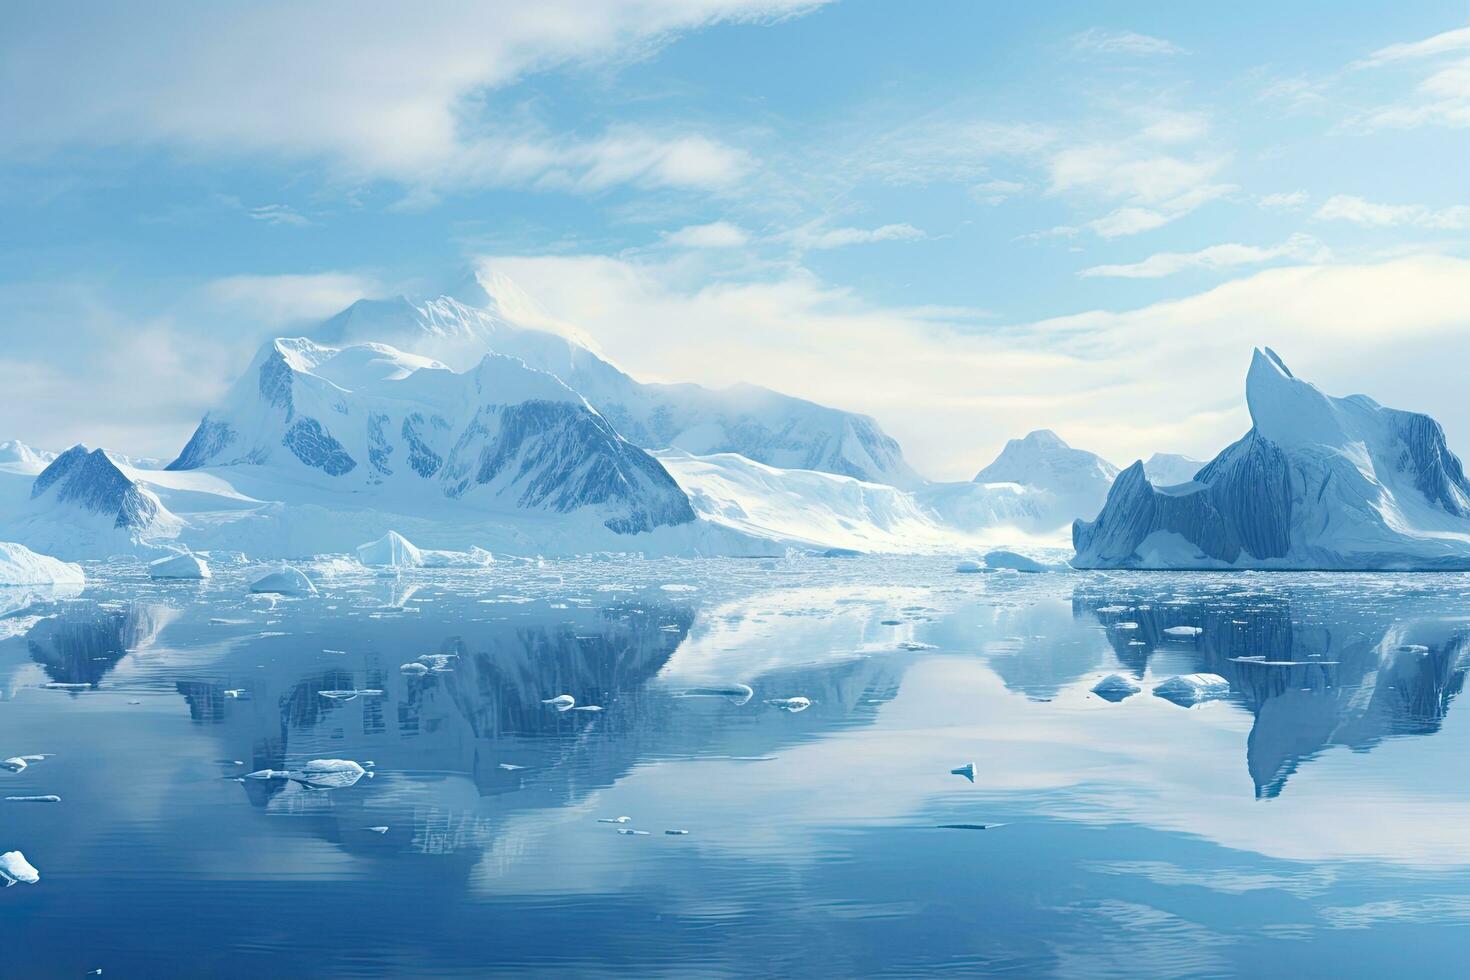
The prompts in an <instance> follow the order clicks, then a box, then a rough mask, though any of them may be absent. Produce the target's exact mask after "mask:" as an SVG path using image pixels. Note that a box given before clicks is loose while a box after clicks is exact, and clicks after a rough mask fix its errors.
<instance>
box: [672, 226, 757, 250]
mask: <svg viewBox="0 0 1470 980" xmlns="http://www.w3.org/2000/svg"><path fill="white" fill-rule="evenodd" d="M663 237H664V241H666V242H668V243H669V244H670V245H678V246H680V247H681V248H739V247H741V246H742V245H746V244H748V243H749V242H750V235H748V234H746V232H745V229H744V228H741V227H739V226H738V225H732V224H731V223H730V222H728V221H712V222H710V223H709V224H707V225H687V226H685V227H683V228H680V229H679V230H678V231H671V232H667V233H665V234H664V236H663Z"/></svg>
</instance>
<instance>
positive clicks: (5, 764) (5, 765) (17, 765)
mask: <svg viewBox="0 0 1470 980" xmlns="http://www.w3.org/2000/svg"><path fill="white" fill-rule="evenodd" d="M45 758H46V757H45V756H44V755H13V756H11V757H10V758H9V759H6V760H4V761H0V769H9V770H10V771H11V772H20V771H21V770H22V769H24V768H25V767H26V766H29V765H30V764H31V763H32V762H40V761H41V760H43V759H45Z"/></svg>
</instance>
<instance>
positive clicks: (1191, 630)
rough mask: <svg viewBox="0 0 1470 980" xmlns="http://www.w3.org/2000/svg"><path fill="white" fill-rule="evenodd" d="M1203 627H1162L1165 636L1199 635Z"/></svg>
mask: <svg viewBox="0 0 1470 980" xmlns="http://www.w3.org/2000/svg"><path fill="white" fill-rule="evenodd" d="M1203 632H1204V629H1203V628H1202V627H1199V626H1168V627H1165V628H1164V635H1165V636H1199V635H1200V634H1201V633H1203Z"/></svg>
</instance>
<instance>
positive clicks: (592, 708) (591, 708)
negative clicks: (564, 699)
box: [572, 704, 602, 711]
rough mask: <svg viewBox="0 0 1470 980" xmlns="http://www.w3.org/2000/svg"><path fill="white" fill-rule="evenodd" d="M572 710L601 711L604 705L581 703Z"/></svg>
mask: <svg viewBox="0 0 1470 980" xmlns="http://www.w3.org/2000/svg"><path fill="white" fill-rule="evenodd" d="M572 710H573V711H601V710H602V705H600V704H579V705H577V706H576V707H575V708H573V709H572Z"/></svg>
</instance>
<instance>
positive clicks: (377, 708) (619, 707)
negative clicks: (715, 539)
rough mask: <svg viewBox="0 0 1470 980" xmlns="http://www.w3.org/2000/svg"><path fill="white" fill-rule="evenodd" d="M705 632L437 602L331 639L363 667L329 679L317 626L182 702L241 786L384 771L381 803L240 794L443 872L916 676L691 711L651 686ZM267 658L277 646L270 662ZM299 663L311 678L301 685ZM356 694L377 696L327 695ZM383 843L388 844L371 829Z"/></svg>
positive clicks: (657, 607) (688, 704)
mask: <svg viewBox="0 0 1470 980" xmlns="http://www.w3.org/2000/svg"><path fill="white" fill-rule="evenodd" d="M306 615H312V614H311V613H307V614H306ZM694 619H695V613H694V611H693V609H692V608H690V607H689V606H688V605H682V604H670V603H663V602H658V601H656V600H647V601H638V600H620V601H618V602H615V603H612V604H609V605H606V606H578V605H572V606H571V607H570V608H568V607H566V606H563V605H561V604H547V603H534V604H520V605H513V606H496V605H493V604H492V605H489V606H486V605H482V604H476V603H475V601H474V600H473V599H468V598H460V599H454V598H449V597H438V598H437V599H436V601H435V602H434V603H433V604H431V605H426V606H425V607H424V610H423V612H422V613H420V614H418V615H416V616H414V617H412V618H407V617H405V618H402V619H388V620H377V621H373V622H371V623H370V624H364V623H362V622H361V621H360V620H352V619H350V618H344V619H340V620H333V621H332V622H331V623H330V628H331V630H332V633H331V645H332V646H333V647H334V648H341V649H345V650H348V651H352V654H351V655H350V656H349V657H348V658H346V659H344V660H343V661H342V662H341V665H340V666H337V665H331V664H329V665H323V664H322V657H321V656H320V655H319V650H320V647H321V637H320V636H319V635H318V636H316V637H315V639H312V638H310V636H309V634H310V633H311V632H312V630H314V629H315V628H316V627H317V625H318V624H316V623H307V622H299V623H298V622H292V621H291V620H289V619H287V620H286V621H285V622H283V623H281V624H279V626H280V628H281V630H282V631H283V632H286V633H287V634H288V637H289V639H288V637H275V638H270V639H265V640H256V639H255V638H248V639H247V640H246V642H244V643H243V644H240V645H239V646H237V647H234V648H232V649H231V651H230V652H229V653H228V654H227V657H226V659H225V660H224V662H219V663H215V664H213V665H211V667H210V668H209V670H210V671H211V672H213V674H214V675H215V676H196V677H193V678H187V679H182V680H178V681H177V682H176V683H177V689H178V691H179V692H180V693H181V694H183V695H184V697H185V699H186V700H187V701H188V703H189V706H190V711H191V714H192V716H193V717H194V718H195V720H196V721H198V722H200V723H202V724H207V725H209V726H210V727H211V728H212V729H214V730H215V731H217V732H218V733H219V735H220V736H221V737H222V738H223V739H224V741H225V742H226V745H227V748H226V750H225V751H226V752H227V753H228V754H229V755H230V756H231V757H232V758H234V759H239V760H240V761H241V763H242V766H241V767H239V768H240V771H241V772H242V773H243V772H246V771H251V770H262V769H270V770H289V769H291V768H292V767H293V766H296V765H299V764H300V763H301V762H302V761H303V760H305V759H309V758H313V757H332V758H352V759H357V760H359V761H364V762H365V761H367V760H372V761H373V762H374V763H375V772H376V774H377V778H376V779H375V780H373V781H372V784H371V786H367V787H363V786H359V787H356V788H354V789H352V790H349V791H346V792H341V793H335V792H334V793H330V794H308V793H301V792H298V791H297V790H296V789H295V788H294V787H293V786H291V785H289V784H288V783H284V782H282V781H279V780H277V781H264V780H246V781H245V782H244V783H242V791H243V792H244V793H245V794H246V796H247V797H248V799H249V800H250V801H251V803H252V804H254V805H256V806H258V807H260V808H262V809H263V810H265V811H266V812H268V813H270V814H282V815H285V814H290V815H292V816H295V817H301V818H303V819H301V820H299V821H297V822H296V823H295V824H294V826H295V827H297V828H299V829H301V830H302V831H307V830H308V828H310V831H309V832H311V833H314V834H319V835H322V836H326V837H329V838H330V839H333V840H338V841H340V842H342V843H343V845H344V846H347V847H349V848H361V849H363V850H364V852H371V853H375V854H382V853H383V849H384V848H385V847H387V848H390V849H392V848H397V849H398V850H399V851H409V852H414V853H435V854H441V855H451V854H456V853H459V852H460V851H462V850H466V849H468V850H469V851H471V852H478V851H483V850H485V849H486V848H489V847H491V846H493V845H495V843H496V841H497V837H498V835H500V834H502V833H503V832H504V831H505V828H506V827H507V826H508V825H509V822H510V820H511V818H512V816H513V815H514V814H516V813H518V812H534V811H541V810H552V809H557V808H563V807H567V806H573V805H576V804H577V803H578V802H579V801H582V800H584V799H586V798H588V797H589V796H590V795H591V794H593V793H595V792H596V791H597V790H599V789H601V788H604V787H608V786H611V785H613V784H614V783H616V782H617V781H618V780H620V779H622V778H623V777H624V776H626V775H627V774H628V773H630V772H631V771H632V770H633V769H634V768H636V767H637V766H639V765H641V764H646V763H650V762H657V761H660V760H668V759H677V758H689V757H695V756H700V757H710V756H715V757H726V758H736V759H755V758H760V757H764V756H766V755H767V754H769V753H771V752H772V751H773V750H774V749H776V748H779V747H780V746H782V745H786V744H791V743H793V742H795V741H799V740H803V739H808V738H813V737H818V736H819V734H820V733H822V732H825V731H830V730H832V729H833V728H834V727H838V726H842V725H846V724H863V723H866V722H867V721H870V720H871V719H872V718H873V717H874V716H875V713H876V711H877V707H878V705H879V704H881V703H883V702H884V701H886V700H888V699H890V698H891V697H892V696H893V694H894V693H895V691H896V690H897V681H898V674H897V673H896V672H895V669H894V665H895V664H897V663H901V662H903V661H904V660H905V658H904V657H902V656H901V655H899V654H897V653H896V652H895V653H893V654H892V656H874V657H869V656H864V655H852V656H848V657H846V658H844V659H841V660H836V661H833V662H824V663H818V664H811V663H802V662H799V661H798V662H795V663H791V664H783V663H777V662H773V661H771V660H769V659H768V660H765V661H763V662H762V664H761V667H760V671H761V673H759V675H758V676H757V677H756V678H754V679H753V681H752V683H753V684H755V685H757V687H758V690H760V691H761V692H762V694H761V696H762V697H764V696H766V695H768V694H769V695H772V696H774V695H802V696H807V697H810V698H811V699H812V700H813V702H814V704H813V706H812V708H811V709H810V710H809V711H807V712H804V713H802V714H800V715H794V716H793V715H789V714H787V713H785V712H781V711H778V710H776V709H774V708H769V707H768V706H766V705H765V704H764V703H763V702H761V701H760V699H759V698H756V699H754V700H752V701H750V702H748V703H746V704H744V705H739V704H736V703H733V702H732V701H730V700H728V699H725V698H705V699H691V698H678V697H676V696H675V694H674V691H673V690H672V689H670V688H667V687H666V686H665V685H664V684H663V683H659V684H653V683H651V682H652V681H653V680H654V678H655V677H656V676H658V675H659V673H660V671H661V670H663V668H664V667H665V666H666V665H667V664H668V663H669V661H670V657H671V656H672V655H673V653H674V651H675V650H676V649H677V648H679V647H680V645H681V644H682V643H683V642H684V640H685V638H686V636H687V635H688V634H689V632H690V628H691V625H692V624H693V622H694ZM298 634H308V635H305V636H303V637H302V639H301V640H300V642H299V646H300V647H301V650H302V657H296V656H293V655H292V653H290V652H289V651H285V652H283V651H282V649H281V645H282V644H287V643H294V642H295V637H296V636H297V635H298ZM265 643H271V644H274V646H273V647H272V648H271V650H270V655H269V656H268V655H267V654H266V650H265V648H264V646H262V645H261V644H265ZM364 650H367V651H368V652H366V653H364V652H363V651H364ZM425 653H429V654H439V655H443V656H446V657H448V658H449V659H448V661H447V663H448V664H449V665H450V667H451V669H449V670H447V671H444V672H433V671H431V672H427V673H422V674H405V673H403V672H402V671H400V670H399V665H400V664H402V663H404V662H407V661H408V660H410V659H412V658H414V657H416V656H420V655H423V654H425ZM306 656H310V657H311V660H312V661H314V666H313V667H311V668H309V669H307V670H306V672H305V673H304V674H303V673H302V670H303V668H302V666H301V661H302V659H304V657H306ZM257 664H264V665H265V666H264V667H257V666H256V665H257ZM240 676H244V677H246V678H247V681H245V682H241V681H239V680H237V679H236V678H238V677H240ZM239 683H248V684H249V686H250V696H249V698H246V699H242V698H230V697H227V696H226V695H225V693H224V692H225V690H226V689H228V688H230V687H232V686H233V685H235V684H239ZM363 688H372V689H380V690H382V691H383V696H382V697H372V698H358V699H355V700H352V701H344V700H340V699H328V698H323V697H321V696H320V692H321V691H324V690H326V691H332V690H352V689H363ZM558 693H567V694H570V695H572V696H573V697H575V699H576V701H577V703H578V705H587V704H595V705H599V706H601V707H603V709H604V710H602V711H600V712H585V713H584V712H579V711H566V712H558V711H556V710H554V709H553V708H551V707H549V706H547V705H545V704H543V703H542V701H543V700H544V699H546V698H547V697H549V696H551V695H553V694H558ZM374 826H387V827H388V828H389V830H388V832H387V833H385V834H379V833H376V832H371V833H370V832H368V831H366V830H363V828H371V827H374ZM471 845H473V846H471ZM472 857H473V855H472V854H468V853H467V854H465V855H463V858H462V859H463V860H464V861H466V862H469V861H471V860H472ZM457 860H458V859H457ZM467 866H468V865H467Z"/></svg>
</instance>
